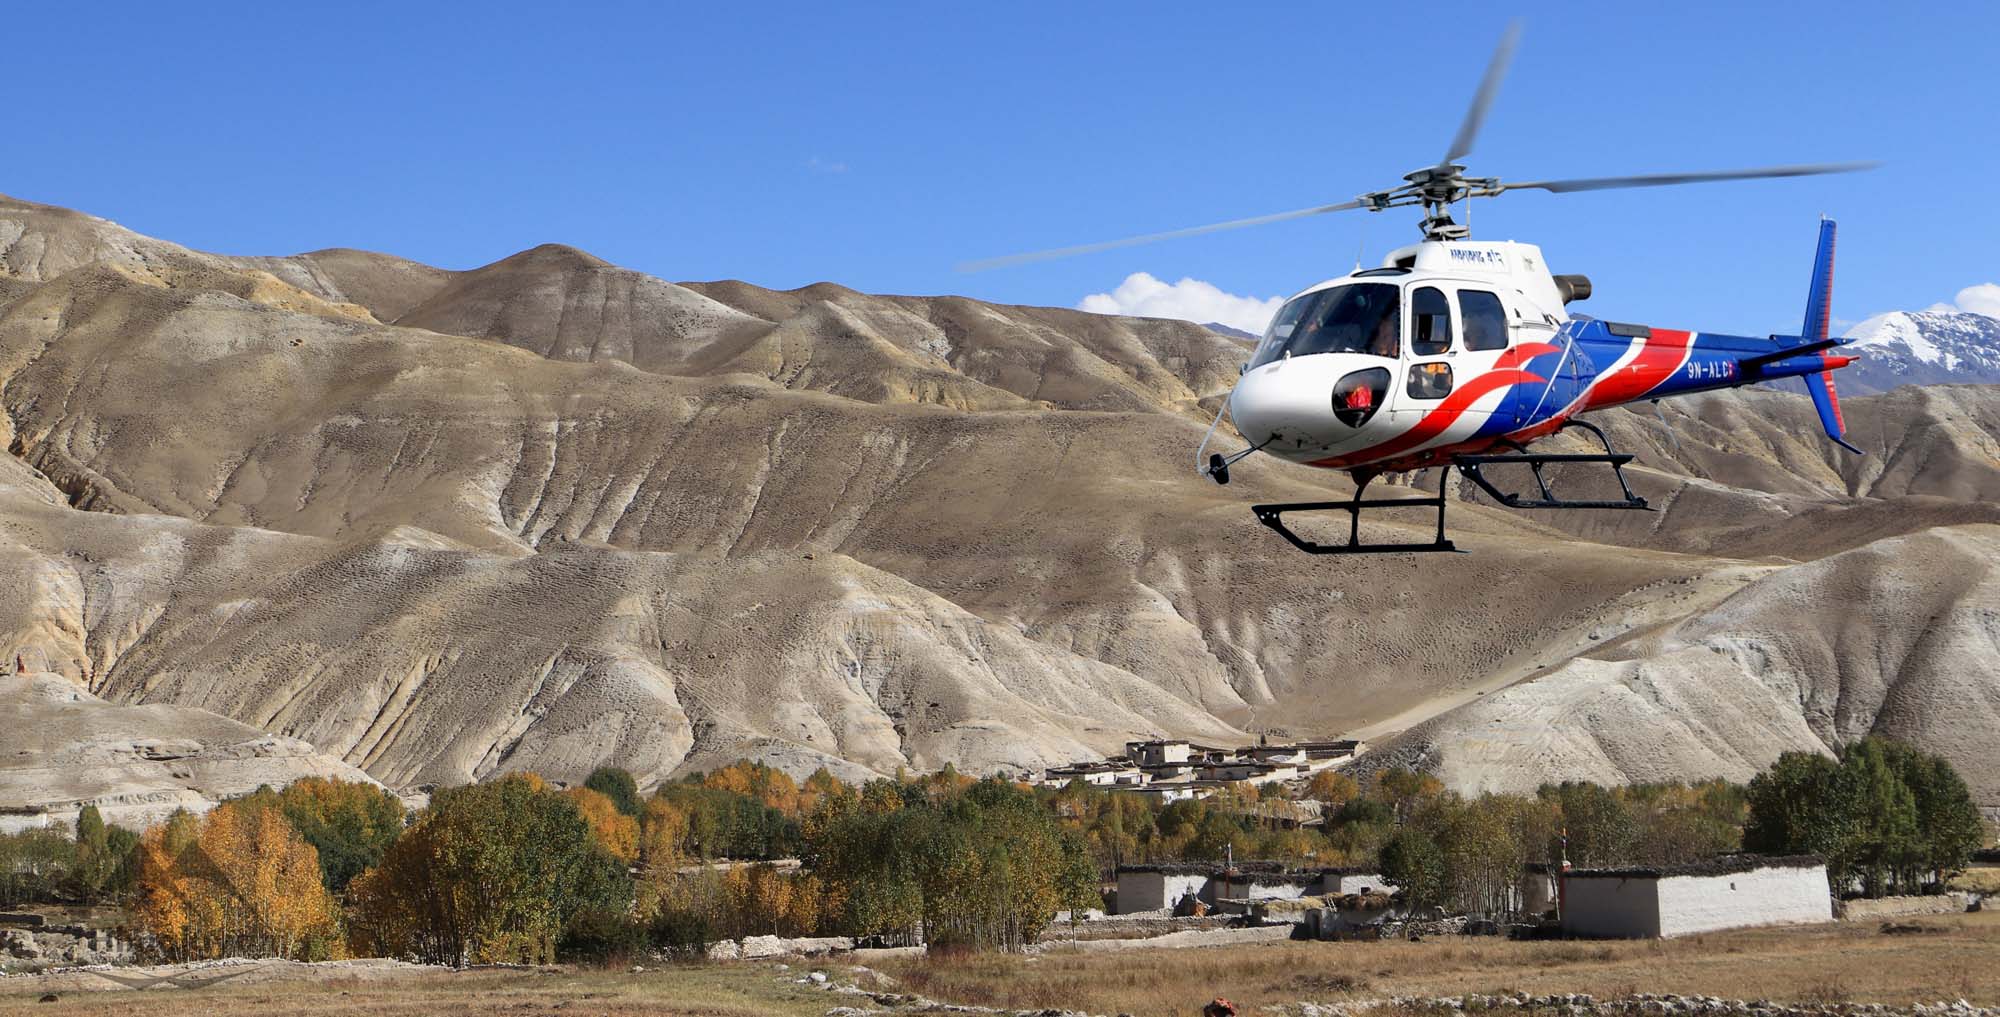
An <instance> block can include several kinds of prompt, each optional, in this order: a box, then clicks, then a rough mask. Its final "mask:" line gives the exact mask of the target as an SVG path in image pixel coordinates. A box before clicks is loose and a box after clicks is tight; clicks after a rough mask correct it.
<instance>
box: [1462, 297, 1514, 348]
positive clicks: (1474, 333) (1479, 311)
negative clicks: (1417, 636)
mask: <svg viewBox="0 0 2000 1017" xmlns="http://www.w3.org/2000/svg"><path fill="white" fill-rule="evenodd" d="M1458 313H1459V317H1461V318H1463V319H1464V321H1465V348H1466V349H1468V350H1504V349H1506V348H1507V309H1506V308H1505V307H1502V306H1501V305H1500V297H1499V296H1498V295H1496V294H1492V293H1488V292H1486V291H1485V290H1459V291H1458Z"/></svg>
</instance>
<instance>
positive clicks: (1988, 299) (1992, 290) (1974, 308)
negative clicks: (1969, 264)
mask: <svg viewBox="0 0 2000 1017" xmlns="http://www.w3.org/2000/svg"><path fill="white" fill-rule="evenodd" d="M1956 303H1957V304H1958V310H1961V311H1971V312H1972V313H1974V314H1984V315H1986V316H1987V317H1989V318H2000V283H1980V284H1979V285H1977V286H1967V287H1966V288H1964V289H1962V290H1959V291H1958V299H1957V301H1956Z"/></svg>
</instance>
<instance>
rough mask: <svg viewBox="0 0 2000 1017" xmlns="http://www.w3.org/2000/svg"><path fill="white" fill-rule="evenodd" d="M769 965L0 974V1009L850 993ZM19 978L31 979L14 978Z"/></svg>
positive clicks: (373, 1008)
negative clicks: (128, 983) (53, 984)
mask: <svg viewBox="0 0 2000 1017" xmlns="http://www.w3.org/2000/svg"><path fill="white" fill-rule="evenodd" d="M805 970H808V969H804V968H795V969H794V970H793V971H792V972H784V971H779V970H777V968H776V967H775V966H774V965H772V964H766V963H757V964H748V963H746V964H697V965H686V966H681V967H674V968H661V969H658V970H651V971H645V972H640V973H632V972H608V971H547V972H542V971H468V972H453V971H443V970H436V969H428V970H427V969H409V970H405V971H402V972H399V973H397V974H396V975H395V976H393V977H381V976H379V975H378V974H374V973H362V974H356V975H349V976H345V977H332V978H324V979H320V978H313V977H299V978H291V979H288V980H283V981H273V982H252V983H251V984H244V982H245V981H247V980H248V979H237V980H232V982H224V983H218V984H215V985H212V986H207V987H200V988H186V989H183V988H176V987H172V986H167V985H162V986H159V987H155V988H150V989H146V990H144V991H61V992H57V993H56V995H57V997H58V998H57V999H56V1001H55V1002H52V1003H42V1002H39V1000H40V998H41V996H42V994H43V993H44V992H45V991H47V990H46V989H44V988H42V987H40V986H39V985H38V986H37V987H35V988H33V989H32V990H29V991H23V990H22V988H19V987H17V986H16V985H10V984H8V983H7V982H5V981H0V1015H4V1014H16V1013H19V1014H33V1015H36V1017H61V1015H65V1014H117V1015H123V1017H225V1015H226V1017H318V1015H336V1017H338V1015H352V1017H363V1015H366V1017H376V1015H389V1014H396V1015H417V1014H426V1015H428V1014H448V1015H451V1017H487V1015H497V1014H506V1015H508V1017H523V1015H532V1014H562V1015H564V1017H584V1015H588V1017H636V1015H639V1014H646V1015H649V1017H651V1015H682V1014H685V1015H690V1017H697V1015H698V1017H822V1015H823V1014H825V1013H826V1011H827V1010H828V1009H829V1008H831V1007H834V1006H838V1005H841V1004H843V1003H847V1002H850V1000H851V999H852V998H853V997H847V996H836V995H835V994H833V993H829V992H826V991H824V990H821V989H817V988H814V987H811V986H807V985H799V984H796V983H795V982H793V981H792V980H791V978H790V977H788V975H790V974H797V973H801V972H803V971H805ZM19 981H20V983H22V984H23V985H25V984H26V983H28V982H30V981H39V980H31V979H21V980H19Z"/></svg>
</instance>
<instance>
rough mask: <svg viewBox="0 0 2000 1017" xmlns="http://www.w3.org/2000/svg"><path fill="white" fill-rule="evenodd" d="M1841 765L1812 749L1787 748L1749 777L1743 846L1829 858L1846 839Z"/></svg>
mask: <svg viewBox="0 0 2000 1017" xmlns="http://www.w3.org/2000/svg"><path fill="white" fill-rule="evenodd" d="M1839 773H1840V764H1838V763H1836V762H1835V761H1833V760H1831V759H1828V758H1826V757H1825V756H1822V755H1819V754H1817V753H1812V752H1787V753H1784V754H1783V755H1780V756H1779V757H1778V759H1777V761H1776V762H1774V763H1772V764H1771V766H1770V768H1769V769H1767V770H1765V771H1764V772H1762V773H1759V774H1758V775H1756V776H1755V777H1752V778H1751V779H1750V789H1749V802H1750V815H1749V819H1748V821H1747V823H1746V825H1745V826H1744V828H1743V848H1744V850H1746V851H1753V852H1756V853H1757V854H1764V855H1794V854H1815V855H1820V856H1822V857H1830V856H1832V855H1833V853H1834V852H1835V850H1836V849H1837V848H1838V847H1839V846H1840V844H1841V842H1842V841H1843V840H1845V839H1846V837H1847V825H1848V814H1849V809H1848V807H1847V805H1846V803H1845V802H1843V801H1842V800H1841V795H1842V790H1843V789H1842V787H1841V785H1840V782H1839V780H1838V777H1839Z"/></svg>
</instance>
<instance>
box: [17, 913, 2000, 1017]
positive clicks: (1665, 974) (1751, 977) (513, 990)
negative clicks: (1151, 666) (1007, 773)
mask: <svg viewBox="0 0 2000 1017" xmlns="http://www.w3.org/2000/svg"><path fill="white" fill-rule="evenodd" d="M1902 927H1903V928H1904V929H1905V930H1906V931H1900V932H1896V933H1889V932H1885V931H1884V930H1883V927H1882V926H1881V925H1878V924H1874V923H1867V924H1836V925H1823V926H1814V927H1803V928H1780V929H1754V930H1745V931H1740V932H1731V933H1721V934H1716V935H1708V936H1695V937H1690V938H1687V939H1679V940H1671V941H1621V942H1573V941H1554V942H1532V943H1531V942H1519V943H1517V942H1509V941H1506V940H1495V939H1467V938H1459V937H1447V938H1437V939H1431V940H1426V941H1423V942H1418V943H1410V942H1386V943H1275V944H1267V945H1246V946H1234V947H1216V948H1197V949H1181V950H1171V949H1152V950H1145V949H1135V950H1126V951H1119V952H1104V953H1068V952H1050V953H1047V954H1042V955H1031V956H998V955H987V956H974V957H948V958H939V959H936V960H907V961H894V962H880V963H879V967H880V969H881V971H882V973H884V974H887V975H889V976H890V977H891V978H893V979H894V980H895V982H896V984H895V985H894V986H893V988H894V989H895V990H897V991H904V992H916V993H920V994H922V995H925V996H929V997H931V998H933V999H936V1000H939V1001H941V1002H945V1003H956V1004H974V1005H983V1006H992V1007H1001V1008H1007V1009H1029V1008H1036V1009H1039V1008H1044V1007H1054V1008H1061V1009H1071V1010H1083V1011H1086V1012H1089V1013H1093V1014H1132V1015H1134V1017H1193V1015H1194V1014H1196V1013H1198V1012H1199V1011H1200V1008H1201V1006H1202V1004H1204V1003H1206V1002H1207V1001H1208V1000H1210V999H1212V998H1214V997H1215V996H1218V995H1220V996H1227V997H1228V998H1229V999H1231V1000H1233V1001H1234V1002H1235V1003H1236V1004H1237V1005H1238V1007H1239V1008H1241V1010H1242V1012H1244V1013H1246V1014H1255V1013H1256V1012H1257V1008H1258V1007H1262V1006H1267V1005H1271V1004H1280V1003H1297V1002H1301V1001H1306V1000H1311V1001H1315V1002H1341V1001H1350V1000H1362V999H1379V998H1382V997H1387V996H1398V995H1403V996H1445V995H1457V994H1461V993H1470V992H1482V993H1498V992H1505V991H1513V990H1521V991H1525V992H1530V993H1535V994H1544V993H1554V992H1585V993H1590V994H1592V995H1595V996H1599V997H1617V996H1626V995H1630V994H1633V993H1638V992H1671V993H1680V994H1685V995H1697V994H1699V995H1714V996H1722V997H1725V998H1738V999H1759V998H1764V999H1773V1000H1780V1001H1787V1002H1842V1001H1851V1002H1881V1003H1889V1004H1898V1005H1908V1004H1910V1003H1913V1002H1920V1001H1921V1002H1935V1001H1937V1000H1940V999H1944V1000H1957V999H1960V998H1964V999H1967V1000H1970V1001H1972V1002H1974V1003H1979V1004H1986V1005H1991V1004H1993V1003H1995V1002H2000V915H1994V914H1986V913H1981V914H1971V915H1949V916H1939V917H1927V918H1921V919H1914V920H1910V921H1907V922H1904V923H1902ZM1911 929H1914V930H1915V931H1909V930H1911ZM818 966H819V967H821V969H822V970H827V971H828V972H829V973H830V974H831V975H832V976H833V978H834V980H835V981H851V980H854V978H855V974H856V973H855V972H853V971H852V970H850V969H849V968H847V967H846V966H843V965H831V966H827V965H818ZM811 969H812V968H811V967H809V966H806V965H804V964H794V965H793V966H792V967H791V968H790V969H787V970H781V969H779V968H778V967H777V966H776V965H774V964H772V963H769V962H745V963H731V964H691V965H680V966H675V967H670V968H661V969H657V970H652V971H646V972H642V973H634V972H627V971H589V970H570V971H543V972H493V971H479V972H463V973H453V972H444V971H435V970H433V971H418V972H411V973H408V974H403V975H400V976H396V977H374V978H334V979H330V980H329V979H324V978H322V979H319V980H313V981H303V980H302V981H290V982H264V983H260V984H248V985H246V984H240V983H239V984H235V985H231V984H227V983H225V984H221V985H216V986H212V987H208V988H201V989H178V990H177V989H159V990H152V991H144V992H120V991H105V992H74V991H66V992H63V993H61V994H60V997H61V998H59V999H57V1000H56V1001H54V1002H52V1003H41V1002H39V1001H38V1000H39V997H40V994H41V992H42V991H44V990H43V989H41V988H34V989H32V990H29V988H28V986H29V985H30V984H31V983H29V982H27V981H26V980H23V981H22V982H20V983H16V985H14V986H10V985H7V984H6V983H0V1015H5V1014H14V1013H22V1014H35V1015H38V1017H61V1015H64V1014H86V1013H87V1014H119V1015H130V1017H183V1015H186V1017H207V1015H218V1017H219V1015H225V1014H226V1015H230V1017H237V1015H243V1017H305V1015H309V1014H310V1015H319V1014H327V1015H354V1017H360V1015H390V1014H395V1015H405V1014H411V1015H414V1014H449V1015H452V1017H487V1015H499V1014H507V1015H510V1017H519V1015H524V1014H562V1015H564V1017H581V1015H591V1017H598V1015H602V1017H636V1015H639V1014H649V1015H682V1014H685V1015H699V1017H823V1015H824V1014H825V1013H826V1011H827V1010H828V1009H830V1008H832V1007H835V1006H842V1005H847V1006H853V1005H861V1006H867V1005H869V1003H868V1002H867V1000H866V999H865V997H857V996H852V995H845V994H837V993H829V992H826V991H824V990H821V989H818V988H815V987H812V986H808V985H799V984H797V983H796V982H795V981H794V980H793V979H795V978H797V977H799V976H800V975H801V974H802V973H803V972H804V971H807V970H811ZM861 981H862V983H863V984H864V985H867V986H868V987H870V988H877V987H879V988H892V986H890V985H888V984H886V982H876V981H875V980H873V979H872V978H870V977H869V976H867V975H865V974H864V975H862V976H861ZM1381 1013H1382V1014H1383V1015H1384V1017H1395V1015H1394V1014H1392V1013H1391V1012H1390V1011H1389V1010H1386V1009H1385V1010H1383V1011H1381Z"/></svg>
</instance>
